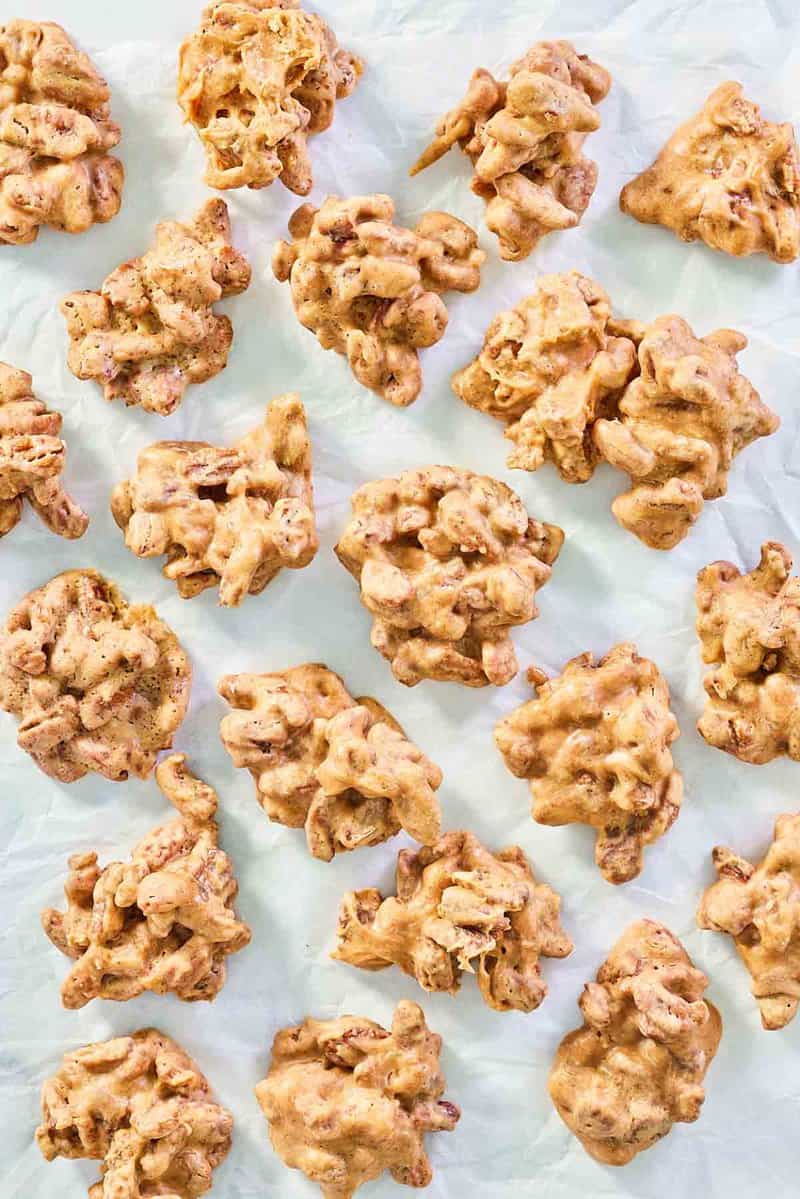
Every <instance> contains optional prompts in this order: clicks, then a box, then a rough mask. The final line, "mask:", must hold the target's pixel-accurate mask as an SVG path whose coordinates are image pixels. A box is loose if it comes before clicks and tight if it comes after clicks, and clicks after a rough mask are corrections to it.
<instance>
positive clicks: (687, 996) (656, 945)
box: [550, 920, 722, 1166]
mask: <svg viewBox="0 0 800 1199" xmlns="http://www.w3.org/2000/svg"><path fill="white" fill-rule="evenodd" d="M707 986H708V979H707V978H706V976H705V975H704V974H703V972H702V971H701V970H697V969H696V968H695V967H694V966H693V965H692V962H691V960H690V958H689V956H688V954H687V953H686V951H685V949H684V948H683V946H682V945H681V943H680V941H679V940H678V939H677V937H675V936H674V935H673V934H672V933H671V932H670V931H669V930H668V929H666V928H665V927H664V926H663V924H657V923H656V922H655V921H654V920H639V921H637V922H636V923H635V924H632V925H631V926H630V927H629V928H628V929H627V931H626V932H625V933H623V935H622V937H621V938H620V939H619V941H617V943H616V945H615V946H614V948H613V949H612V950H611V953H610V954H609V956H608V958H607V960H606V961H605V962H604V963H603V965H602V966H601V967H600V969H599V970H598V972H597V981H596V982H593V983H587V985H586V986H585V987H584V990H583V994H582V996H581V998H580V1004H579V1006H580V1009H581V1013H582V1015H583V1020H584V1023H583V1027H582V1028H578V1029H576V1030H575V1031H574V1032H571V1033H568V1034H567V1036H566V1037H564V1040H563V1041H562V1042H561V1044H560V1046H559V1048H558V1052H557V1053H556V1057H555V1061H554V1062H553V1067H552V1070H551V1072H550V1096H551V1098H552V1100H553V1103H554V1104H555V1106H556V1110H557V1111H558V1114H559V1115H560V1116H561V1119H562V1120H563V1121H564V1123H565V1124H566V1125H567V1127H568V1128H569V1130H570V1131H571V1132H572V1133H573V1134H574V1135H575V1136H576V1137H578V1139H579V1140H580V1141H581V1143H582V1144H583V1147H584V1149H585V1150H586V1152H587V1153H590V1154H591V1156H592V1157H594V1158H596V1159H597V1161H600V1162H603V1163H604V1164H606V1165H609V1166H624V1165H626V1164H627V1163H628V1162H629V1161H631V1160H632V1159H633V1158H634V1157H635V1156H636V1155H637V1153H641V1151H642V1150H643V1149H649V1148H650V1147H651V1145H654V1144H655V1143H656V1141H658V1140H660V1139H661V1137H665V1136H666V1135H667V1134H668V1133H669V1132H670V1131H671V1129H672V1126H673V1124H676V1123H691V1122H692V1121H694V1120H696V1119H697V1117H698V1116H699V1115H700V1109H701V1107H702V1104H703V1101H704V1099H705V1089H704V1086H703V1083H704V1079H705V1075H706V1071H707V1070H708V1067H709V1066H710V1064H711V1062H712V1060H713V1058H714V1055H715V1053H716V1052H717V1048H718V1046H719V1041H720V1037H721V1035H722V1020H721V1018H720V1014H719V1012H718V1011H717V1009H716V1008H715V1007H714V1005H713V1004H712V1003H709V1002H708V1000H706V999H704V998H703V993H704V991H705V989H706V987H707Z"/></svg>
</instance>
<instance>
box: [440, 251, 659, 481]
mask: <svg viewBox="0 0 800 1199" xmlns="http://www.w3.org/2000/svg"><path fill="white" fill-rule="evenodd" d="M615 333H616V330H615V325H614V322H612V318H611V301H610V300H609V298H608V296H607V295H606V293H605V292H604V291H603V289H602V287H600V286H599V285H598V284H597V283H595V282H594V280H593V279H588V278H587V277H586V276H585V275H580V274H579V273H578V272H577V271H569V272H568V273H565V274H561V275H544V276H542V277H541V278H540V279H539V280H538V282H537V285H536V291H535V292H534V293H533V294H532V295H530V296H528V297H526V299H524V300H521V301H520V303H519V304H517V306H516V307H515V308H511V309H509V310H508V311H507V312H501V313H499V314H498V315H497V316H496V317H495V318H494V320H493V321H492V323H491V324H490V325H489V328H488V329H487V330H486V335H485V337H484V342H483V349H482V350H481V352H480V353H479V354H478V356H477V357H476V358H475V359H474V361H472V362H471V363H470V364H469V366H466V367H464V369H463V370H461V371H458V373H457V374H456V375H454V376H453V391H454V392H455V393H456V395H457V396H458V397H459V399H462V400H463V401H464V402H465V403H466V404H469V405H470V407H472V408H477V409H479V411H481V412H486V413H487V414H488V415H489V416H493V417H495V419H496V420H499V421H502V422H503V424H504V425H505V426H506V432H505V435H506V437H507V438H508V439H509V440H510V441H512V442H513V443H514V448H513V449H512V450H511V451H510V453H509V455H508V465H509V466H510V467H511V468H512V469H513V468H517V469H519V470H538V469H539V467H540V466H541V465H542V464H543V463H544V462H552V463H553V464H554V465H555V466H556V468H557V470H558V473H559V474H560V475H561V477H562V479H564V480H565V481H566V482H567V483H584V482H586V480H587V479H590V478H591V476H592V474H593V473H594V468H595V465H596V462H597V457H598V455H597V451H596V447H595V443H594V442H593V440H592V437H591V430H592V425H593V424H594V422H595V420H596V419H597V417H598V416H600V415H602V414H603V413H605V412H607V411H608V412H610V411H612V410H613V408H614V402H615V400H616V398H617V396H618V395H619V394H620V392H621V391H622V388H623V387H624V386H625V384H626V383H627V382H628V380H629V378H630V377H631V375H632V374H633V370H634V366H635V363H636V347H635V346H634V343H633V341H631V339H630V338H629V337H627V336H616V335H615Z"/></svg>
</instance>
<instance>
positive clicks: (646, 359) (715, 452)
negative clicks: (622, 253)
mask: <svg viewBox="0 0 800 1199" xmlns="http://www.w3.org/2000/svg"><path fill="white" fill-rule="evenodd" d="M746 345H747V338H746V337H744V336H743V335H742V334H741V333H737V332H735V331H734V330H732V329H717V330H716V332H714V333H709V334H708V335H707V336H706V337H703V338H697V337H695V336H694V334H693V333H692V330H691V329H690V328H689V326H688V325H687V323H686V321H684V320H682V319H681V317H679V316H662V317H659V318H658V320H655V321H653V323H652V324H650V325H647V326H646V327H645V328H644V329H643V331H642V337H641V341H640V343H639V368H640V374H639V376H638V377H637V378H636V379H634V380H633V381H632V382H631V383H629V384H628V386H627V388H626V389H625V392H624V394H623V396H622V398H621V399H620V401H619V405H618V411H617V413H616V414H615V418H614V419H613V420H598V421H597V423H596V424H595V426H594V440H595V444H596V446H597V448H598V451H599V454H600V456H601V457H602V458H604V459H605V460H606V461H607V462H610V463H611V465H612V466H616V467H618V468H619V469H620V470H623V471H625V472H626V473H627V474H629V475H630V477H631V482H632V484H633V485H632V487H631V490H630V491H628V492H626V493H625V494H624V495H621V496H618V497H617V499H616V500H615V501H614V504H613V505H612V510H613V512H614V515H615V516H616V518H617V520H618V521H619V523H620V524H621V525H622V526H623V528H625V529H629V530H630V532H632V533H634V534H635V535H636V536H637V537H639V538H640V539H641V540H642V541H643V542H644V543H645V545H650V546H652V547H653V548H654V549H672V547H673V546H675V545H677V544H678V542H680V541H682V540H683V538H684V537H685V536H686V534H687V533H688V532H689V529H690V528H691V527H692V525H693V524H694V522H695V521H696V520H697V518H698V516H699V515H700V513H701V511H702V509H703V504H704V503H705V501H706V500H715V499H718V498H719V497H720V496H722V495H724V494H725V492H726V491H727V488H728V471H729V470H730V467H731V463H732V462H733V459H734V457H735V456H736V455H737V454H738V453H739V452H740V450H743V449H744V448H745V446H748V445H750V443H751V442H753V441H755V440H756V438H758V437H767V436H768V435H769V434H770V433H774V432H775V430H776V429H777V428H778V425H779V423H780V422H779V420H778V417H777V416H776V415H775V413H774V412H772V411H771V410H770V409H769V408H768V407H767V406H766V404H764V403H762V401H761V398H760V396H759V394H758V392H757V391H756V389H755V388H754V387H753V385H752V384H751V383H750V382H749V380H748V379H746V378H745V377H744V375H741V374H740V373H739V368H738V366H737V363H736V355H737V354H738V353H739V351H740V350H743V349H744V348H745V346H746Z"/></svg>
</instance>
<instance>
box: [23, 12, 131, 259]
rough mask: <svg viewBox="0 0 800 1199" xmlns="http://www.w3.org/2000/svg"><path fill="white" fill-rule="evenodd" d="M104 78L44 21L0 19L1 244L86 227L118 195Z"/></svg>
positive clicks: (114, 133)
mask: <svg viewBox="0 0 800 1199" xmlns="http://www.w3.org/2000/svg"><path fill="white" fill-rule="evenodd" d="M110 95H111V93H110V92H109V89H108V84H107V83H106V81H105V79H103V78H102V76H101V75H99V74H98V73H97V71H96V70H95V68H94V66H93V64H92V62H91V60H90V59H89V58H88V56H87V55H86V54H83V53H82V52H81V51H80V50H78V49H77V47H76V46H75V45H73V43H72V41H71V40H70V38H69V37H68V35H67V34H66V32H65V31H64V30H63V29H62V28H61V26H60V25H55V24H53V23H52V22H50V21H43V22H35V21H19V20H14V21H8V22H7V23H6V24H4V25H1V26H0V244H6V245H17V246H20V245H28V244H30V242H34V241H36V238H37V237H38V236H39V227H40V226H41V225H49V226H50V227H51V228H53V229H60V230H62V231H63V232H65V233H85V232H86V230H87V229H90V228H91V226H92V225H93V224H94V223H95V221H100V222H105V221H110V220H111V219H112V217H115V216H116V215H117V213H118V212H119V209H120V204H121V203H122V185H123V182H124V179H125V171H124V168H123V166H122V163H121V162H120V160H119V159H118V158H114V157H113V155H111V154H109V153H108V151H109V150H112V149H113V148H114V146H116V145H117V143H118V142H119V140H120V129H119V126H118V125H115V124H114V122H113V121H112V120H110V107H109V98H110Z"/></svg>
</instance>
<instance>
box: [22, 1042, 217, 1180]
mask: <svg viewBox="0 0 800 1199" xmlns="http://www.w3.org/2000/svg"><path fill="white" fill-rule="evenodd" d="M232 1127H233V1117H232V1116H231V1114H230V1112H229V1111H226V1109H225V1108H224V1107H220V1105H219V1104H218V1103H217V1102H216V1101H215V1099H214V1096H213V1094H212V1092H211V1088H210V1087H209V1085H208V1082H207V1080H206V1079H205V1077H204V1076H203V1075H202V1074H201V1073H200V1071H199V1070H198V1068H197V1066H196V1065H195V1064H194V1062H193V1061H192V1059H191V1058H190V1057H189V1056H188V1055H187V1054H186V1053H184V1051H183V1050H182V1049H181V1048H180V1046H178V1045H176V1044H175V1042H174V1041H172V1040H170V1038H169V1037H165V1036H164V1034H163V1033H160V1032H157V1031H156V1030H155V1029H152V1028H149V1029H142V1030H141V1031H140V1032H135V1033H133V1035H132V1036H129V1037H116V1038H114V1040H113V1041H102V1042H97V1043H96V1044H94V1045H86V1046H84V1047H83V1048H82V1049H74V1050H72V1051H71V1052H70V1053H67V1054H65V1056H64V1060H63V1062H62V1065H61V1068H60V1070H59V1071H58V1073H57V1074H54V1075H53V1077H52V1078H48V1080H47V1081H46V1082H45V1084H44V1086H43V1087H42V1123H41V1124H40V1126H39V1127H38V1128H37V1130H36V1143H37V1144H38V1146H39V1148H40V1149H41V1151H42V1154H43V1155H44V1157H45V1158H46V1159H47V1161H49V1162H51V1161H53V1160H54V1159H55V1158H57V1157H67V1158H91V1159H93V1160H94V1161H101V1162H102V1163H103V1164H102V1166H101V1167H100V1171H101V1181H100V1182H97V1183H95V1184H94V1186H92V1187H90V1188H89V1199H151V1197H153V1199H155V1196H158V1195H161V1196H163V1197H164V1199H198V1196H200V1195H205V1194H206V1192H207V1191H209V1190H210V1189H211V1184H212V1176H213V1171H214V1170H215V1169H216V1167H217V1166H218V1165H219V1164H220V1162H221V1161H223V1160H224V1159H225V1157H226V1156H227V1154H228V1150H229V1149H230V1147H231V1129H232Z"/></svg>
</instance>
